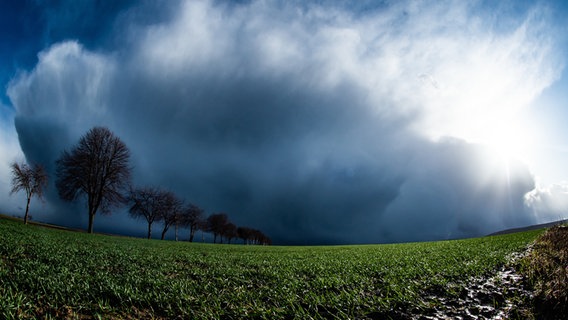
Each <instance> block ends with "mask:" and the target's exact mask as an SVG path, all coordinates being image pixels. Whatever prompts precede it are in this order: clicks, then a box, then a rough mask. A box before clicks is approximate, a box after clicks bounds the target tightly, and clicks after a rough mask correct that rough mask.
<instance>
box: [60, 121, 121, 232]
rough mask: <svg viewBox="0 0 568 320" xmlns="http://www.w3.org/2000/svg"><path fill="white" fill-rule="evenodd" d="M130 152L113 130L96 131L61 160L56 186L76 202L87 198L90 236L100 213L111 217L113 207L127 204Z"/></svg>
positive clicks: (89, 134) (62, 195)
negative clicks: (80, 198)
mask: <svg viewBox="0 0 568 320" xmlns="http://www.w3.org/2000/svg"><path fill="white" fill-rule="evenodd" d="M129 159H130V151H129V150H128V148H127V147H126V145H125V144H124V143H123V142H122V141H121V140H120V139H119V138H118V137H116V136H115V135H114V134H113V133H112V132H111V131H110V130H109V129H107V128H104V127H94V128H92V129H91V130H89V132H87V133H86V134H85V135H84V136H83V137H81V139H80V140H79V143H78V144H77V146H75V147H74V148H73V149H72V150H71V151H70V152H68V151H66V150H65V151H63V153H62V154H61V157H60V158H59V160H57V163H56V165H57V181H56V186H57V190H58V192H59V196H60V197H61V198H62V199H64V200H66V201H72V200H75V199H76V198H78V197H79V196H81V195H84V196H85V197H86V198H87V206H88V210H89V229H88V231H89V233H93V221H94V218H95V214H96V213H97V211H98V210H99V209H101V211H102V213H109V212H110V208H111V207H112V206H116V205H119V204H122V203H124V202H125V196H124V191H125V189H126V188H127V187H128V185H129V183H130V171H131V169H130V167H129V164H128V162H129Z"/></svg>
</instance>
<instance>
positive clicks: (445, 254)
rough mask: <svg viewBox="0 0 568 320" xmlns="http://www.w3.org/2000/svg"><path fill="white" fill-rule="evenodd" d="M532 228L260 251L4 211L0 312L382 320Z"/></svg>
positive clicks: (477, 268)
mask: <svg viewBox="0 0 568 320" xmlns="http://www.w3.org/2000/svg"><path fill="white" fill-rule="evenodd" d="M538 234H539V231H536V232H525V233H518V234H511V235H504V236H495V237H485V238H477V239H468V240H457V241H441V242H429V243H407V244H392V245H360V246H321V247H279V246H274V247H261V246H242V245H212V244H200V243H185V242H183V243H182V242H172V241H158V240H146V239H134V238H124V237H111V236H103V235H90V234H84V233H76V232H68V231H60V230H53V229H48V228H42V227H37V226H25V225H21V224H18V223H15V222H13V221H9V220H5V219H0V297H2V299H0V317H2V318H36V317H50V316H51V317H75V316H77V317H79V316H93V317H98V316H102V317H105V318H107V317H116V318H122V317H127V316H131V317H134V318H152V317H153V318H160V317H163V318H171V317H175V316H181V317H183V318H221V317H222V318H243V317H251V318H271V319H273V318H294V317H297V318H329V317H333V316H336V317H339V318H348V317H351V318H353V317H379V316H380V315H385V314H387V315H388V314H389V312H391V311H392V310H401V309H415V310H421V309H423V308H427V304H426V302H425V300H424V299H423V297H424V296H426V295H427V294H429V293H430V292H433V291H436V292H438V293H439V294H444V295H453V294H457V293H456V288H457V287H456V286H459V283H460V282H463V281H465V280H466V279H468V278H469V277H472V276H481V275H485V274H489V273H491V272H492V271H494V270H495V269H496V268H498V267H499V266H501V265H503V264H504V263H506V261H507V256H508V255H509V254H511V253H512V252H517V251H521V250H523V249H524V248H525V247H526V246H527V244H528V243H529V242H531V241H532V240H534V238H535V237H536V236H537V235H538Z"/></svg>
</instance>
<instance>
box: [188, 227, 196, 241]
mask: <svg viewBox="0 0 568 320" xmlns="http://www.w3.org/2000/svg"><path fill="white" fill-rule="evenodd" d="M194 236H195V229H194V228H191V230H189V242H193V237H194Z"/></svg>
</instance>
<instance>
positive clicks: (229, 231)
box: [11, 127, 271, 245]
mask: <svg viewBox="0 0 568 320" xmlns="http://www.w3.org/2000/svg"><path fill="white" fill-rule="evenodd" d="M129 162H130V151H129V149H128V147H127V146H126V144H124V142H122V141H121V140H120V139H119V138H118V137H117V136H116V135H114V133H113V132H112V131H110V130H109V129H108V128H105V127H94V128H92V129H91V130H89V131H88V132H87V133H86V134H85V135H84V136H82V137H81V138H80V139H79V142H78V143H77V145H76V146H74V147H73V148H72V149H71V150H70V151H67V150H64V151H63V152H62V154H61V156H60V158H59V159H58V160H57V161H56V181H55V186H56V188H57V191H58V194H59V196H60V197H61V199H63V200H65V201H74V200H76V199H78V198H86V201H87V210H88V217H89V224H88V229H87V231H88V232H89V233H93V225H94V218H95V216H96V214H97V213H98V212H100V213H102V214H110V212H111V209H112V208H115V207H119V206H123V205H127V206H128V213H129V215H130V216H131V217H133V218H135V219H144V220H145V221H146V222H147V223H148V232H147V237H148V239H150V238H152V226H153V224H154V223H155V222H159V223H161V225H162V230H161V239H162V240H163V239H164V238H165V236H166V233H167V232H168V230H169V229H170V228H171V227H172V226H173V227H174V229H175V239H176V240H178V229H179V228H186V229H189V241H190V242H192V241H193V240H194V238H195V235H196V233H197V231H202V232H207V233H210V234H212V235H213V243H217V239H219V242H220V243H223V240H225V242H226V243H231V241H232V240H233V239H241V240H242V241H243V243H244V244H261V245H268V244H271V240H270V238H269V237H267V236H266V235H265V234H263V233H262V232H261V231H260V230H256V229H252V228H249V227H244V226H241V227H237V226H236V225H235V224H234V223H232V222H231V221H230V220H229V218H228V215H227V214H226V213H214V214H211V215H209V216H207V217H206V216H205V213H204V210H203V209H201V208H199V207H198V206H197V205H195V204H192V203H189V204H186V203H185V202H184V201H183V200H182V199H180V198H179V197H178V196H177V195H176V194H175V193H173V192H172V191H169V190H165V189H162V188H159V187H152V186H144V187H133V186H132V184H131V171H132V169H131V167H130V165H129ZM11 168H12V190H11V193H15V192H18V191H25V193H26V200H27V205H26V212H25V216H24V223H27V222H28V212H29V205H30V200H31V198H33V197H34V196H36V197H38V198H40V199H41V198H42V195H43V190H44V189H45V188H46V186H47V182H48V175H47V173H46V171H45V169H44V168H43V166H41V165H33V166H29V165H27V164H25V163H17V162H14V163H12V165H11Z"/></svg>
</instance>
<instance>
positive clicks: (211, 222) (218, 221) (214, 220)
mask: <svg viewBox="0 0 568 320" xmlns="http://www.w3.org/2000/svg"><path fill="white" fill-rule="evenodd" d="M228 222H229V218H228V217H227V214H225V213H215V214H212V215H210V216H209V217H207V232H211V233H213V243H216V242H217V236H219V235H221V236H222V235H223V228H224V227H225V225H226V224H227V223H228ZM221 242H223V240H222V239H221Z"/></svg>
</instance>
